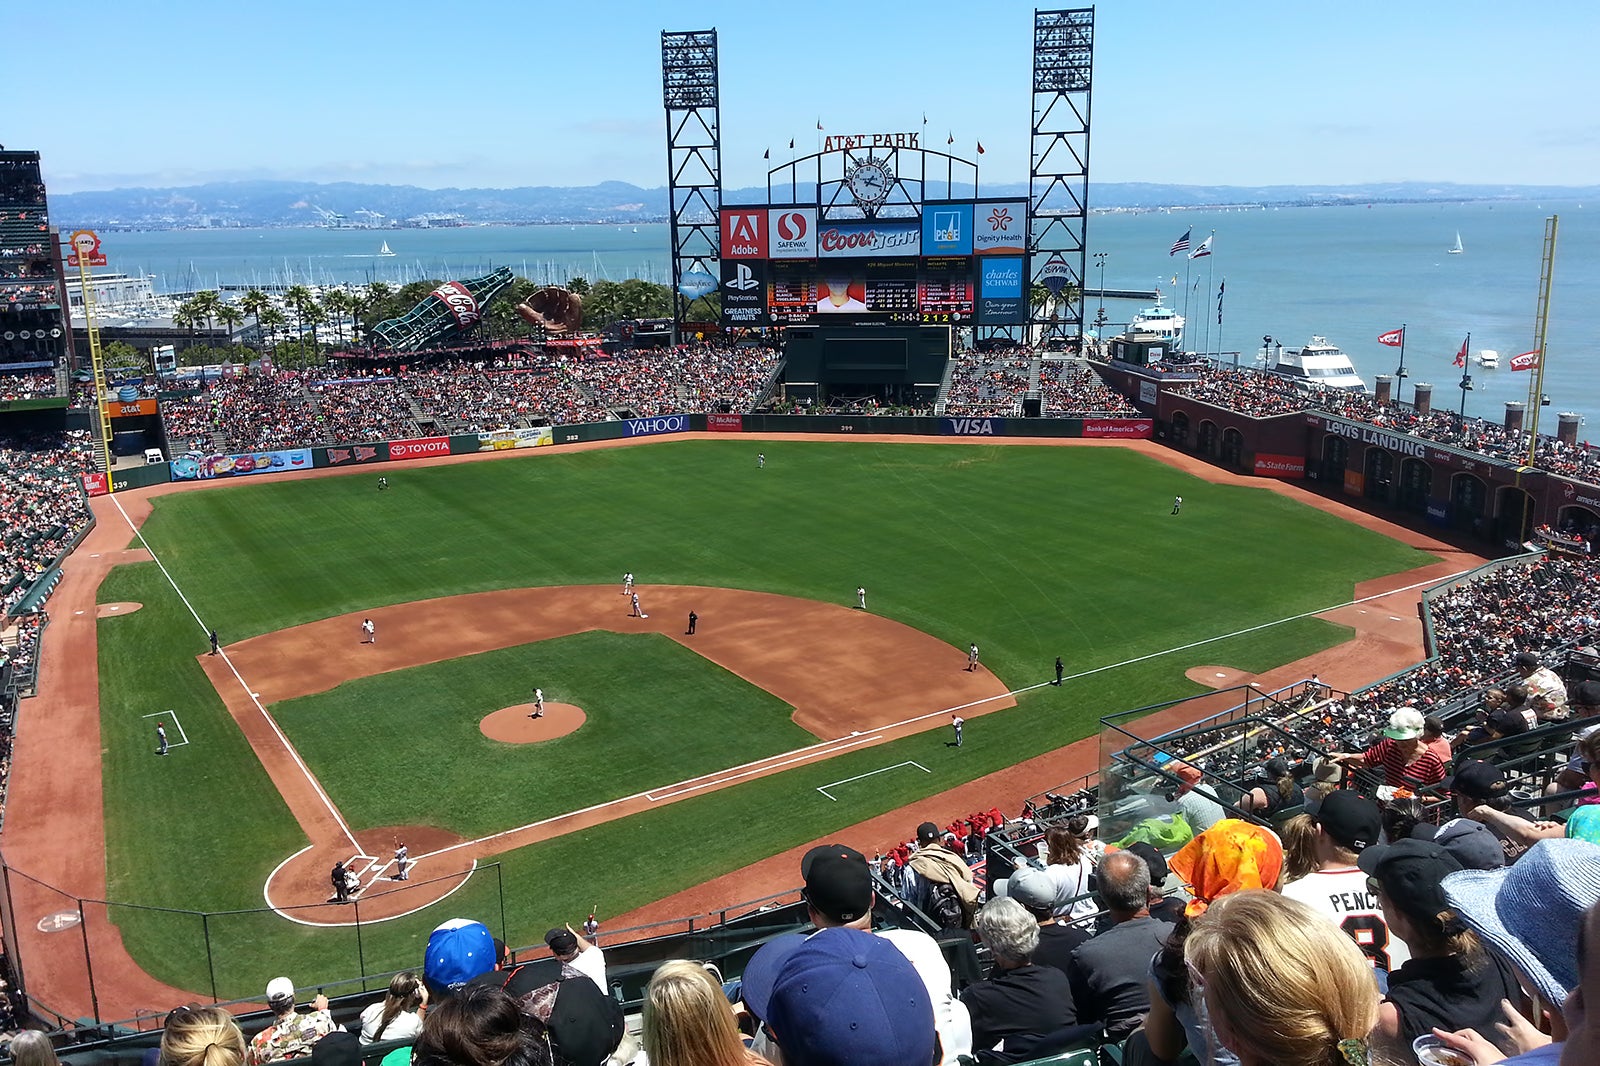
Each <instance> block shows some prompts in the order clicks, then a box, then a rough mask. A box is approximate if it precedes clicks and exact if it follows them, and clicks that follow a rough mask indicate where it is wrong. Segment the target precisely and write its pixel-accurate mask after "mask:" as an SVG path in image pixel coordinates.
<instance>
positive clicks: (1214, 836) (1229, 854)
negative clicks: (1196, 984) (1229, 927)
mask: <svg viewBox="0 0 1600 1066" xmlns="http://www.w3.org/2000/svg"><path fill="white" fill-rule="evenodd" d="M1282 866H1283V849H1282V847H1281V846H1280V845H1279V843H1278V838H1277V837H1275V836H1273V834H1272V832H1271V831H1270V830H1268V829H1266V828H1264V827H1262V826H1259V825H1256V824H1255V823H1254V822H1246V821H1242V820H1238V819H1231V818H1230V819H1224V820H1223V821H1221V822H1218V823H1217V824H1216V825H1214V826H1212V827H1211V829H1209V830H1207V831H1206V832H1204V833H1202V834H1200V835H1199V836H1197V837H1195V838H1194V839H1193V840H1191V841H1190V842H1189V843H1187V844H1185V845H1184V846H1183V848H1182V850H1180V851H1179V852H1178V853H1177V854H1176V855H1174V856H1173V857H1172V868H1173V870H1174V871H1175V872H1176V873H1177V874H1178V876H1179V877H1181V878H1183V880H1184V881H1185V882H1186V883H1187V884H1188V885H1189V886H1190V888H1191V889H1192V891H1193V896H1194V898H1193V899H1192V900H1191V901H1190V903H1189V905H1188V907H1187V908H1185V911H1184V913H1183V914H1182V915H1181V916H1180V917H1179V919H1178V922H1177V924H1176V925H1175V926H1174V927H1173V929H1172V933H1171V935H1170V936H1168V937H1167V939H1166V943H1165V944H1164V945H1163V946H1162V948H1161V950H1160V951H1159V952H1157V954H1156V956H1155V958H1153V959H1152V960H1151V961H1150V973H1149V977H1148V985H1149V992H1150V1012H1149V1014H1147V1015H1146V1016H1145V1021H1144V1025H1143V1026H1142V1027H1141V1029H1140V1031H1139V1032H1136V1033H1134V1034H1133V1035H1132V1036H1131V1037H1130V1038H1129V1040H1128V1044H1127V1047H1126V1049H1125V1058H1124V1060H1123V1061H1124V1064H1125V1066H1145V1064H1147V1063H1153V1062H1161V1063H1166V1062H1171V1061H1172V1060H1175V1059H1176V1058H1177V1057H1178V1056H1179V1055H1180V1054H1181V1053H1182V1051H1183V1049H1184V1047H1185V1046H1188V1047H1189V1048H1192V1049H1193V1050H1194V1053H1195V1056H1196V1058H1198V1059H1199V1060H1200V1061H1201V1062H1208V1063H1211V1064H1212V1066H1231V1064H1234V1063H1237V1062H1238V1059H1237V1058H1235V1057H1234V1055H1233V1053H1232V1052H1230V1051H1228V1049H1227V1048H1225V1047H1222V1046H1221V1045H1220V1044H1218V1043H1217V1042H1216V1040H1215V1039H1213V1038H1212V1036H1211V1034H1210V1024H1209V1022H1208V1021H1207V1018H1206V1006H1205V1001H1204V999H1202V998H1201V997H1200V996H1198V995H1195V994H1194V993H1195V992H1196V990H1195V989H1193V988H1191V987H1190V981H1189V969H1188V967H1187V966H1186V965H1185V963H1184V944H1185V942H1186V941H1187V940H1188V938H1189V934H1190V932H1191V931H1192V930H1193V927H1194V926H1193V922H1194V919H1195V918H1196V917H1198V916H1199V915H1202V914H1204V913H1205V912H1206V910H1207V909H1209V907H1210V906H1211V904H1212V903H1214V902H1216V901H1217V900H1218V899H1221V898H1222V897H1223V896H1225V895H1228V894H1230V893H1233V892H1239V891H1243V890H1245V889H1251V888H1273V887H1275V886H1276V885H1277V883H1278V880H1279V877H1280V876H1281V871H1282Z"/></svg>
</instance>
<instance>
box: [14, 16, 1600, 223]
mask: <svg viewBox="0 0 1600 1066" xmlns="http://www.w3.org/2000/svg"><path fill="white" fill-rule="evenodd" d="M1032 11H1033V5H1031V4H1022V3H1013V2H1010V0H987V2H985V0H979V2H970V0H969V2H966V3H956V2H947V0H927V2H915V3H913V2H903V3H896V4H886V3H878V2H875V0H854V2H847V3H840V4H820V5H819V4H808V5H804V6H800V5H794V4H777V3H768V2H764V0H745V2H743V3H720V2H719V3H695V2H685V3H679V4H677V5H668V4H661V3H640V2H632V0H628V2H621V0H618V2H609V0H590V2H587V3H582V2H580V3H568V4H561V5H555V4H551V3H548V2H534V3H519V4H516V5H501V4H496V3H477V4H463V3H451V4H444V3H419V2H412V0H393V2H390V3H385V4H382V5H378V4H374V3H369V2H366V0H333V2H322V3H307V2H304V0H274V2H273V3H267V4H262V3H257V4H249V5H246V4H242V3H232V2H229V0H220V2H219V0H204V2H202V0H152V2H150V3H141V4H131V3H129V4H116V5H112V4H111V3H108V2H91V3H89V4H76V5H75V4H41V3H29V4H21V3H14V4H8V5H7V10H6V18H5V24H6V36H7V38H8V47H7V48H6V49H5V51H6V54H7V55H9V56H10V57H11V58H12V60H13V63H12V64H11V65H12V67H13V85H12V89H11V95H10V99H11V103H12V106H11V107H9V108H8V109H7V111H6V115H5V118H4V119H3V120H0V142H4V143H5V144H6V145H7V146H8V147H10V148H13V149H16V148H29V149H37V150H38V151H40V152H42V153H43V155H44V164H45V171H46V178H47V180H48V182H49V184H50V187H51V188H52V189H53V190H57V191H61V192H69V191H77V190H82V189H101V188H111V187H117V186H126V185H163V186H164V185H186V184H193V183H198V182H201V181H210V180H229V179H241V178H288V179H300V180H310V181H362V182H376V183H385V184H415V185H422V186H428V187H443V186H514V185H584V184H590V183H593V182H596V181H601V180H606V179H618V180H623V181H630V182H634V183H636V184H639V185H643V186H647V187H648V186H659V185H662V184H665V172H666V162H665V148H664V144H665V133H664V124H663V116H662V110H661V73H660V38H659V34H660V31H661V30H663V29H674V30H686V29H703V28H707V27H712V26H715V27H716V28H717V30H718V31H719V36H720V43H721V51H722V99H723V111H722V114H723V147H724V161H723V173H724V184H725V186H727V187H738V186H743V185H753V184H759V183H760V182H761V180H762V174H763V173H764V166H765V165H764V164H763V162H762V159H761V154H762V152H763V150H765V149H767V148H769V147H770V148H771V149H773V159H774V161H777V160H778V159H779V158H780V157H781V156H786V155H787V148H788V142H789V138H790V137H794V138H796V141H797V146H798V147H799V148H801V149H805V148H807V147H808V146H809V147H812V148H814V147H816V145H815V143H814V142H815V138H816V136H817V134H816V123H817V120H818V119H819V118H820V119H821V121H822V123H823V125H824V126H826V127H827V129H828V131H829V132H830V133H831V132H870V131H875V130H884V131H901V130H906V131H911V130H920V129H922V128H923V126H922V117H923V114H924V112H926V114H927V117H928V125H927V127H926V128H927V130H928V131H929V133H930V135H931V136H930V139H931V140H932V141H934V142H935V146H937V147H941V148H942V147H943V143H944V139H945V137H946V135H947V133H953V134H954V136H955V138H956V145H955V147H956V149H958V150H963V149H964V151H965V154H969V155H970V154H971V152H972V148H973V145H974V142H975V141H977V140H980V139H981V140H982V141H983V144H984V148H985V150H986V151H985V154H984V156H983V157H982V159H981V161H980V162H981V164H982V167H983V169H982V177H983V179H984V180H986V181H996V182H998V181H1016V180H1023V179H1025V178H1026V175H1027V168H1028V107H1029V96H1028V82H1029V69H1030V68H1029V65H1030V52H1029V49H1030V35H1031V28H1032ZM795 12H799V14H798V16H796V14H795ZM1597 34H1600V5H1596V4H1593V3H1587V4H1585V3H1573V2H1565V0H1561V2H1543V0H1539V2H1535V3H1529V4H1523V5H1520V6H1519V7H1518V8H1516V9H1510V8H1507V7H1505V6H1504V5H1499V4H1489V3H1482V2H1479V0H1462V2H1457V3H1452V4H1450V5H1444V4H1437V3H1424V2H1406V0H1399V2H1394V0H1391V2H1388V3H1373V2H1369V0H1355V2H1346V3H1341V4H1337V5H1328V4H1316V5H1309V4H1298V3H1284V2H1282V0H1277V2H1274V3H1257V2H1243V0H1241V2H1233V3H1222V2H1212V3H1194V2H1191V3H1161V2H1154V0H1116V2H1111V3H1102V4H1100V5H1099V6H1098V9H1097V16H1096V37H1097V42H1096V57H1095V87H1094V95H1093V109H1094V110H1093V131H1094V132H1093V144H1092V153H1091V160H1090V172H1091V176H1092V178H1093V179H1094V180H1096V181H1106V182H1121V181H1150V182H1161V183H1180V184H1252V185H1255V184H1322V183H1351V182H1366V181H1391V180H1422V181H1440V182H1444V181H1453V182H1473V183H1477V182H1507V183H1519V184H1535V183H1550V184H1590V183H1594V182H1596V181H1600V167H1597V166H1596V162H1597V161H1600V117H1597V114H1596V109H1595V108H1594V107H1593V106H1592V101H1593V98H1594V93H1593V88H1592V85H1591V84H1589V77H1590V75H1589V69H1590V66H1591V63H1592V43H1593V41H1594V40H1596V39H1597ZM27 40H34V41H37V46H36V47H33V46H29V47H24V48H21V49H19V48H17V47H16V45H17V44H18V43H19V42H22V41H27ZM25 57H27V58H26V61H24V58H25ZM69 57H81V62H82V64H83V65H84V67H85V68H86V69H88V70H90V71H92V72H94V73H93V74H92V76H90V77H87V78H83V79H79V78H75V77H72V76H71V75H70V73H69V70H70V68H69ZM34 61H37V62H39V63H41V64H43V65H42V66H41V67H40V68H39V69H37V70H33V69H31V68H29V66H28V64H29V63H31V62H34ZM18 62H22V66H20V67H19V66H18V65H17V64H18Z"/></svg>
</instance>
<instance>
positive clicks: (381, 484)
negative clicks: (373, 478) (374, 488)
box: [378, 477, 389, 492]
mask: <svg viewBox="0 0 1600 1066" xmlns="http://www.w3.org/2000/svg"><path fill="white" fill-rule="evenodd" d="M388 487H389V479H388V478H386V477H380V478H379V479H378V491H379V492H382V491H383V490H384V489H386V488H388Z"/></svg>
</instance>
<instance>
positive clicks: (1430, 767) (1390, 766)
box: [1333, 707, 1444, 788]
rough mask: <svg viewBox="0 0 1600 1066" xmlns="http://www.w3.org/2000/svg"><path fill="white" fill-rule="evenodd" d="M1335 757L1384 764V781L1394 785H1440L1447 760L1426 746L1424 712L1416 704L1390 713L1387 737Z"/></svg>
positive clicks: (1409, 786)
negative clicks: (1362, 748) (1415, 706)
mask: <svg viewBox="0 0 1600 1066" xmlns="http://www.w3.org/2000/svg"><path fill="white" fill-rule="evenodd" d="M1333 757H1334V758H1335V759H1337V760H1339V761H1340V762H1359V763H1361V765H1363V766H1367V767H1376V766H1381V767H1383V779H1384V784H1386V785H1388V786H1389V787H1390V788H1416V787H1418V786H1426V785H1436V784H1438V783H1439V782H1440V781H1442V780H1443V779H1444V762H1443V761H1442V760H1441V759H1440V758H1439V756H1437V755H1435V754H1434V753H1433V752H1431V751H1429V750H1428V749H1427V748H1426V747H1424V746H1423V744H1422V713H1421V712H1420V711H1418V710H1416V709H1415V708H1413V707H1397V708H1395V709H1394V710H1393V711H1392V712H1390V714H1389V724H1388V726H1386V727H1385V728H1384V730H1383V739H1382V740H1380V741H1378V743H1376V744H1374V745H1373V746H1372V747H1370V748H1368V749H1367V750H1366V751H1364V752H1340V753H1339V754H1336V755H1334V756H1333Z"/></svg>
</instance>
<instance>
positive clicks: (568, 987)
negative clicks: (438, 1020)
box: [423, 958, 628, 1063]
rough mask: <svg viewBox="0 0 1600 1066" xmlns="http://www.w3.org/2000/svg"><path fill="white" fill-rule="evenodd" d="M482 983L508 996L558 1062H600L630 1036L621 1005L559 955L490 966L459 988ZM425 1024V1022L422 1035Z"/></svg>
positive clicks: (480, 985) (429, 1018) (430, 1013)
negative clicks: (517, 963) (513, 963)
mask: <svg viewBox="0 0 1600 1066" xmlns="http://www.w3.org/2000/svg"><path fill="white" fill-rule="evenodd" d="M485 987H488V988H497V989H500V990H502V991H504V992H506V993H508V994H509V995H510V996H511V998H512V1000H513V1002H515V1003H516V1005H517V1008H518V1009H519V1010H521V1011H522V1014H523V1016H524V1017H525V1018H526V1019H527V1024H528V1025H529V1026H530V1027H531V1028H532V1030H533V1032H534V1034H535V1035H536V1036H538V1037H540V1038H541V1041H542V1043H544V1044H545V1045H547V1046H548V1047H549V1049H550V1051H551V1053H552V1054H553V1055H554V1057H555V1058H556V1060H557V1061H558V1062H559V1061H561V1060H569V1061H572V1062H594V1063H599V1062H601V1061H603V1060H604V1059H605V1058H606V1057H607V1056H609V1055H611V1054H612V1053H613V1052H615V1051H617V1049H618V1048H619V1047H620V1046H622V1045H623V1044H624V1043H625V1041H626V1039H628V1037H627V1031H626V1026H625V1025H624V1019H623V1016H622V1007H621V1005H619V1004H618V1002H617V1001H616V1000H615V999H613V998H612V997H611V996H610V995H609V994H607V993H605V992H602V991H601V990H600V989H599V988H597V987H595V983H594V982H593V981H591V980H590V979H589V978H588V977H587V976H585V975H584V974H583V973H582V972H580V971H579V970H576V969H574V968H573V967H572V966H570V965H568V964H566V963H563V962H562V961H561V960H560V959H556V958H549V959H536V960H534V961H533V962H527V963H523V964H521V965H519V966H513V967H511V968H509V969H500V970H490V971H489V972H487V973H483V974H479V975H478V976H476V977H474V978H472V979H471V980H470V981H468V982H467V983H466V985H464V986H463V989H464V990H466V989H477V988H485ZM458 994H459V993H458ZM432 1019H433V1012H429V1015H428V1021H429V1022H431V1021H432ZM427 1024H428V1022H424V1023H423V1032H424V1034H426V1032H427Z"/></svg>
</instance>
